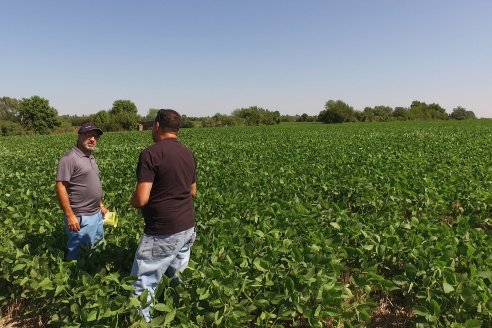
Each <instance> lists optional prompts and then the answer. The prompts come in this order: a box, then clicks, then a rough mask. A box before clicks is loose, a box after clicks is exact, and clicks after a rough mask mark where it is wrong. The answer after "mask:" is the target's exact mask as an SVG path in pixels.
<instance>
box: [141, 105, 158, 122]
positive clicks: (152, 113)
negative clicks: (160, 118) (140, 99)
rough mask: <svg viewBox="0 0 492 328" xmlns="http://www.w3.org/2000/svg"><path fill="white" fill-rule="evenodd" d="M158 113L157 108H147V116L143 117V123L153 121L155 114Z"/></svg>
mask: <svg viewBox="0 0 492 328" xmlns="http://www.w3.org/2000/svg"><path fill="white" fill-rule="evenodd" d="M158 112H159V109H158V108H149V111H148V112H147V115H145V116H144V118H143V120H144V121H153V120H155V118H156V117H157V113H158Z"/></svg>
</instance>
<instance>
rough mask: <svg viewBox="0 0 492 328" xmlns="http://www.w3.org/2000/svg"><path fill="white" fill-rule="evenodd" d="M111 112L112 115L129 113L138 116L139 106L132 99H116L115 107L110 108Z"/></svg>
mask: <svg viewBox="0 0 492 328" xmlns="http://www.w3.org/2000/svg"><path fill="white" fill-rule="evenodd" d="M109 113H110V114H111V115H117V114H121V113H129V114H133V115H135V116H137V115H138V110H137V106H136V105H135V104H134V103H133V102H132V101H131V100H116V101H115V102H114V103H113V107H111V109H110V110H109Z"/></svg>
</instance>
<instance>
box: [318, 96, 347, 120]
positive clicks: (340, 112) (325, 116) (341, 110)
mask: <svg viewBox="0 0 492 328" xmlns="http://www.w3.org/2000/svg"><path fill="white" fill-rule="evenodd" d="M318 120H319V121H320V122H323V123H343V122H355V121H356V120H357V119H356V116H355V111H354V108H353V107H352V106H349V105H347V104H346V103H344V102H343V101H341V100H336V101H335V100H328V101H327V102H326V104H325V109H324V110H322V111H321V112H320V113H319V115H318Z"/></svg>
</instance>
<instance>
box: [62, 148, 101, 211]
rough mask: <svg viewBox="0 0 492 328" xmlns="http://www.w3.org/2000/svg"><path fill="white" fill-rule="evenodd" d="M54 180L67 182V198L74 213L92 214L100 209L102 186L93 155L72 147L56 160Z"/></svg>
mask: <svg viewBox="0 0 492 328" xmlns="http://www.w3.org/2000/svg"><path fill="white" fill-rule="evenodd" d="M56 181H64V182H67V184H68V188H67V192H68V198H69V201H70V206H71V207H72V210H73V212H74V213H75V215H93V214H95V213H97V212H98V211H99V210H100V204H101V198H102V186H101V180H100V179H99V167H98V166H97V163H96V159H95V158H94V156H93V155H92V154H91V155H86V154H84V152H83V151H81V150H80V149H79V148H77V147H73V148H72V149H71V150H70V151H69V152H67V153H66V154H65V155H63V157H62V158H61V159H60V161H59V162H58V172H57V175H56Z"/></svg>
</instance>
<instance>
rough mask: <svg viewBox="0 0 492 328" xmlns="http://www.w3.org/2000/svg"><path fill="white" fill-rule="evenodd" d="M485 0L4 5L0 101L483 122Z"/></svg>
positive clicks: (487, 49) (488, 31) (489, 101)
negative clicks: (369, 111) (457, 114)
mask: <svg viewBox="0 0 492 328" xmlns="http://www.w3.org/2000/svg"><path fill="white" fill-rule="evenodd" d="M490 17H492V1H489V0H486V1H485V0H484V1H474V0H470V1H455V0H446V1H444V0H426V1H423V0H413V1H405V0H379V1H378V0H374V1H369V0H358V1H356V0H345V1H328V0H325V1H318V0H313V1H294V0H272V1H268V0H263V1H257V0H249V1H239V0H237V1H236V0H235V1H231V0H221V1H218V0H212V1H206V0H201V1H198V0H188V1H186V0H183V1H163V0H162V1H145V0H142V1H122V0H119V1H104V0H84V1H61V0H59V1H54V0H45V1H33V0H23V1H15V0H11V1H10V0H8V1H2V4H1V6H0V40H1V45H0V59H1V61H0V63H1V66H0V67H1V68H0V75H1V78H0V97H1V96H9V97H14V98H27V97H31V96H33V95H39V96H42V97H44V98H47V99H48V100H49V101H50V104H51V105H52V106H53V107H55V108H56V109H57V110H58V112H59V114H79V115H80V114H92V113H96V112H98V111H100V110H103V109H109V108H111V106H112V103H113V102H114V101H115V100H117V99H129V100H132V101H133V102H134V103H135V104H136V105H137V107H138V109H139V112H140V113H141V114H146V113H147V111H148V109H149V108H173V109H176V110H177V111H179V112H180V113H182V114H186V115H188V116H209V115H214V114H215V113H223V114H229V113H231V112H232V111H233V110H234V109H236V108H241V107H249V106H253V105H256V106H260V107H263V108H266V109H269V110H278V111H279V112H280V113H282V114H302V113H308V114H318V113H319V112H320V111H321V110H322V109H323V107H324V104H325V103H326V101H328V100H330V99H334V100H338V99H340V100H342V101H344V102H346V103H348V104H349V105H351V106H353V107H354V108H355V109H357V110H362V109H364V107H366V106H370V107H373V106H377V105H387V106H391V107H396V106H404V107H408V106H409V105H410V104H411V102H412V101H413V100H419V101H424V102H426V103H438V104H440V105H441V106H442V107H444V108H445V109H446V110H447V112H448V113H450V112H451V111H452V109H453V108H455V107H457V106H463V107H465V108H466V109H468V110H473V111H474V112H475V114H476V115H477V116H479V117H492V91H491V90H492V19H490Z"/></svg>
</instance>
